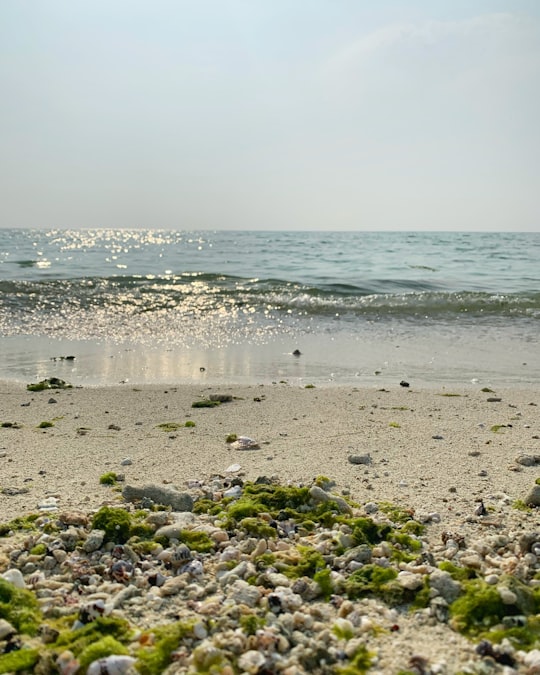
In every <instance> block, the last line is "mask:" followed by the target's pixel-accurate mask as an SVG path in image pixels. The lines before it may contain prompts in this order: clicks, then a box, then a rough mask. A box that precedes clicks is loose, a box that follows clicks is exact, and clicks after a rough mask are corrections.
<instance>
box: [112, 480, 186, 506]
mask: <svg viewBox="0 0 540 675" xmlns="http://www.w3.org/2000/svg"><path fill="white" fill-rule="evenodd" d="M122 496H123V497H124V499H125V500H126V501H128V502H136V501H141V500H143V499H150V500H152V502H154V503H155V504H161V505H162V506H170V507H171V508H172V510H173V511H193V498H192V497H191V495H189V494H187V493H185V492H179V491H178V490H175V489H174V488H168V487H163V486H162V485H145V486H143V487H137V486H135V485H126V486H125V487H124V489H123V490H122Z"/></svg>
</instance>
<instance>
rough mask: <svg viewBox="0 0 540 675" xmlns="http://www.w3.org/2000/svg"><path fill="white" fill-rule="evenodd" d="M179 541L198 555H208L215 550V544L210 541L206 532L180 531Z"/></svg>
mask: <svg viewBox="0 0 540 675" xmlns="http://www.w3.org/2000/svg"><path fill="white" fill-rule="evenodd" d="M179 540H180V541H181V542H182V543H184V544H186V546H188V547H189V548H190V549H191V550H192V551H197V552H198V553H209V552H210V551H213V550H214V549H215V548H216V544H215V542H214V541H213V540H212V539H210V537H209V535H208V534H207V533H206V532H199V531H198V530H182V531H181V532H180V537H179Z"/></svg>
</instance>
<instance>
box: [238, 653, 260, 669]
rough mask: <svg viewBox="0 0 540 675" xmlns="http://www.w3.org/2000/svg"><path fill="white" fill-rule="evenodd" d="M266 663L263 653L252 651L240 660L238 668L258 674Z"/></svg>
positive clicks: (243, 655)
mask: <svg viewBox="0 0 540 675" xmlns="http://www.w3.org/2000/svg"><path fill="white" fill-rule="evenodd" d="M265 661H266V659H265V657H264V656H263V654H261V652H258V651H255V650H254V649H250V650H249V651H248V652H244V654H242V656H241V657H240V658H239V659H238V667H239V668H240V669H241V670H243V671H244V672H246V673H258V672H259V669H260V668H261V666H262V665H263V664H264V662H265Z"/></svg>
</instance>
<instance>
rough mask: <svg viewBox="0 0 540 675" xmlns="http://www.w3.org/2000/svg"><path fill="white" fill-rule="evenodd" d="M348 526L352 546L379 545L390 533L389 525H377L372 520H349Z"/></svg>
mask: <svg viewBox="0 0 540 675" xmlns="http://www.w3.org/2000/svg"><path fill="white" fill-rule="evenodd" d="M349 526H350V527H351V528H352V537H353V540H354V545H355V546H358V545H359V544H371V545H373V544H380V542H381V541H384V540H386V539H387V538H388V535H389V534H390V533H391V532H392V528H391V527H390V525H382V524H381V525H379V524H377V523H376V522H375V521H374V520H373V519H372V518H351V519H350V521H349Z"/></svg>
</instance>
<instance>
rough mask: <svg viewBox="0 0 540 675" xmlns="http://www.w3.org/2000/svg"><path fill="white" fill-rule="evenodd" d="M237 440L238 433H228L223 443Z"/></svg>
mask: <svg viewBox="0 0 540 675" xmlns="http://www.w3.org/2000/svg"><path fill="white" fill-rule="evenodd" d="M237 440H238V435H237V434H229V435H228V436H227V437H226V438H225V443H234V442H235V441H237Z"/></svg>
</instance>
